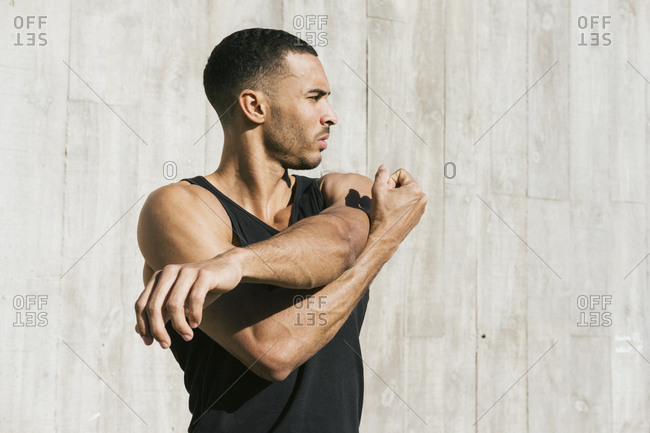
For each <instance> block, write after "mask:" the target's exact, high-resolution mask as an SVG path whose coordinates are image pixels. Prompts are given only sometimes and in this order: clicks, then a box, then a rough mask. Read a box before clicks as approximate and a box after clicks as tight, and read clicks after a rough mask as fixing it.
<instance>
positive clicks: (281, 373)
mask: <svg viewBox="0 0 650 433" xmlns="http://www.w3.org/2000/svg"><path fill="white" fill-rule="evenodd" d="M251 370H252V371H253V373H255V374H256V375H258V376H259V377H261V378H262V379H264V380H266V381H269V382H282V381H283V380H285V379H286V378H287V377H289V375H290V374H291V372H292V371H293V370H288V369H282V368H275V367H270V366H261V368H258V369H257V371H255V369H252V368H251Z"/></svg>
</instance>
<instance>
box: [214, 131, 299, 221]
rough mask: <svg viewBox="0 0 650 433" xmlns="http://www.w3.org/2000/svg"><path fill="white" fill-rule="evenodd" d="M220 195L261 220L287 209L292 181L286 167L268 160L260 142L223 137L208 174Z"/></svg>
mask: <svg viewBox="0 0 650 433" xmlns="http://www.w3.org/2000/svg"><path fill="white" fill-rule="evenodd" d="M209 177H211V178H212V180H213V181H214V182H215V183H216V184H217V187H218V188H219V189H221V190H222V191H223V192H224V194H226V195H227V196H228V197H230V198H231V199H232V200H234V201H235V202H237V203H238V204H239V205H240V206H242V207H243V208H244V209H246V210H248V211H249V212H251V213H252V214H254V215H255V216H257V217H258V218H260V219H262V220H264V221H271V220H273V218H274V216H275V215H276V213H277V212H278V211H280V210H282V209H284V208H286V207H287V204H288V203H289V200H290V198H291V188H292V186H293V185H292V180H291V177H290V176H289V172H288V170H287V169H286V168H284V167H282V165H281V164H280V163H279V162H278V161H275V160H273V159H271V158H270V157H269V156H268V155H267V153H266V151H265V150H264V146H263V144H262V143H261V141H260V140H257V139H255V137H250V136H247V134H246V133H244V134H242V135H241V136H239V137H232V136H228V135H227V136H226V139H225V140H224V145H223V151H222V153H221V161H220V162H219V167H218V168H217V170H216V171H215V172H214V173H212V174H211V175H209Z"/></svg>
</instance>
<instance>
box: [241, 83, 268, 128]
mask: <svg viewBox="0 0 650 433" xmlns="http://www.w3.org/2000/svg"><path fill="white" fill-rule="evenodd" d="M238 102H239V108H241V110H242V113H243V114H244V116H245V117H246V118H247V119H248V120H250V121H251V122H253V123H258V124H261V123H264V120H266V116H267V115H268V99H267V98H266V95H265V94H264V93H262V92H259V91H257V90H251V89H245V90H243V91H242V92H241V93H240V94H239V99H238Z"/></svg>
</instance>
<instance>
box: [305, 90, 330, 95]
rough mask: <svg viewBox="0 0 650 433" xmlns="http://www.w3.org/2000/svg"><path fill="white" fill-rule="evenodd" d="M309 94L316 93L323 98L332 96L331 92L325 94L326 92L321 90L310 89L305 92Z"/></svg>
mask: <svg viewBox="0 0 650 433" xmlns="http://www.w3.org/2000/svg"><path fill="white" fill-rule="evenodd" d="M309 93H316V94H317V95H318V96H325V95H331V94H332V92H326V91H325V90H323V89H311V90H307V94H309Z"/></svg>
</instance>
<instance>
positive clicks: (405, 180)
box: [390, 168, 415, 186]
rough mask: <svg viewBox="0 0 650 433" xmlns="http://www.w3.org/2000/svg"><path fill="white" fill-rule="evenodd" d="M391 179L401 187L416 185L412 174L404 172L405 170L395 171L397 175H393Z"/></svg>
mask: <svg viewBox="0 0 650 433" xmlns="http://www.w3.org/2000/svg"><path fill="white" fill-rule="evenodd" d="M390 177H391V179H393V180H394V181H395V183H396V184H397V185H399V186H406V185H409V184H412V183H415V179H414V178H413V176H411V174H410V173H409V172H408V171H406V170H404V169H403V168H400V169H399V170H397V171H395V173H393V174H391V176H390Z"/></svg>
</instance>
